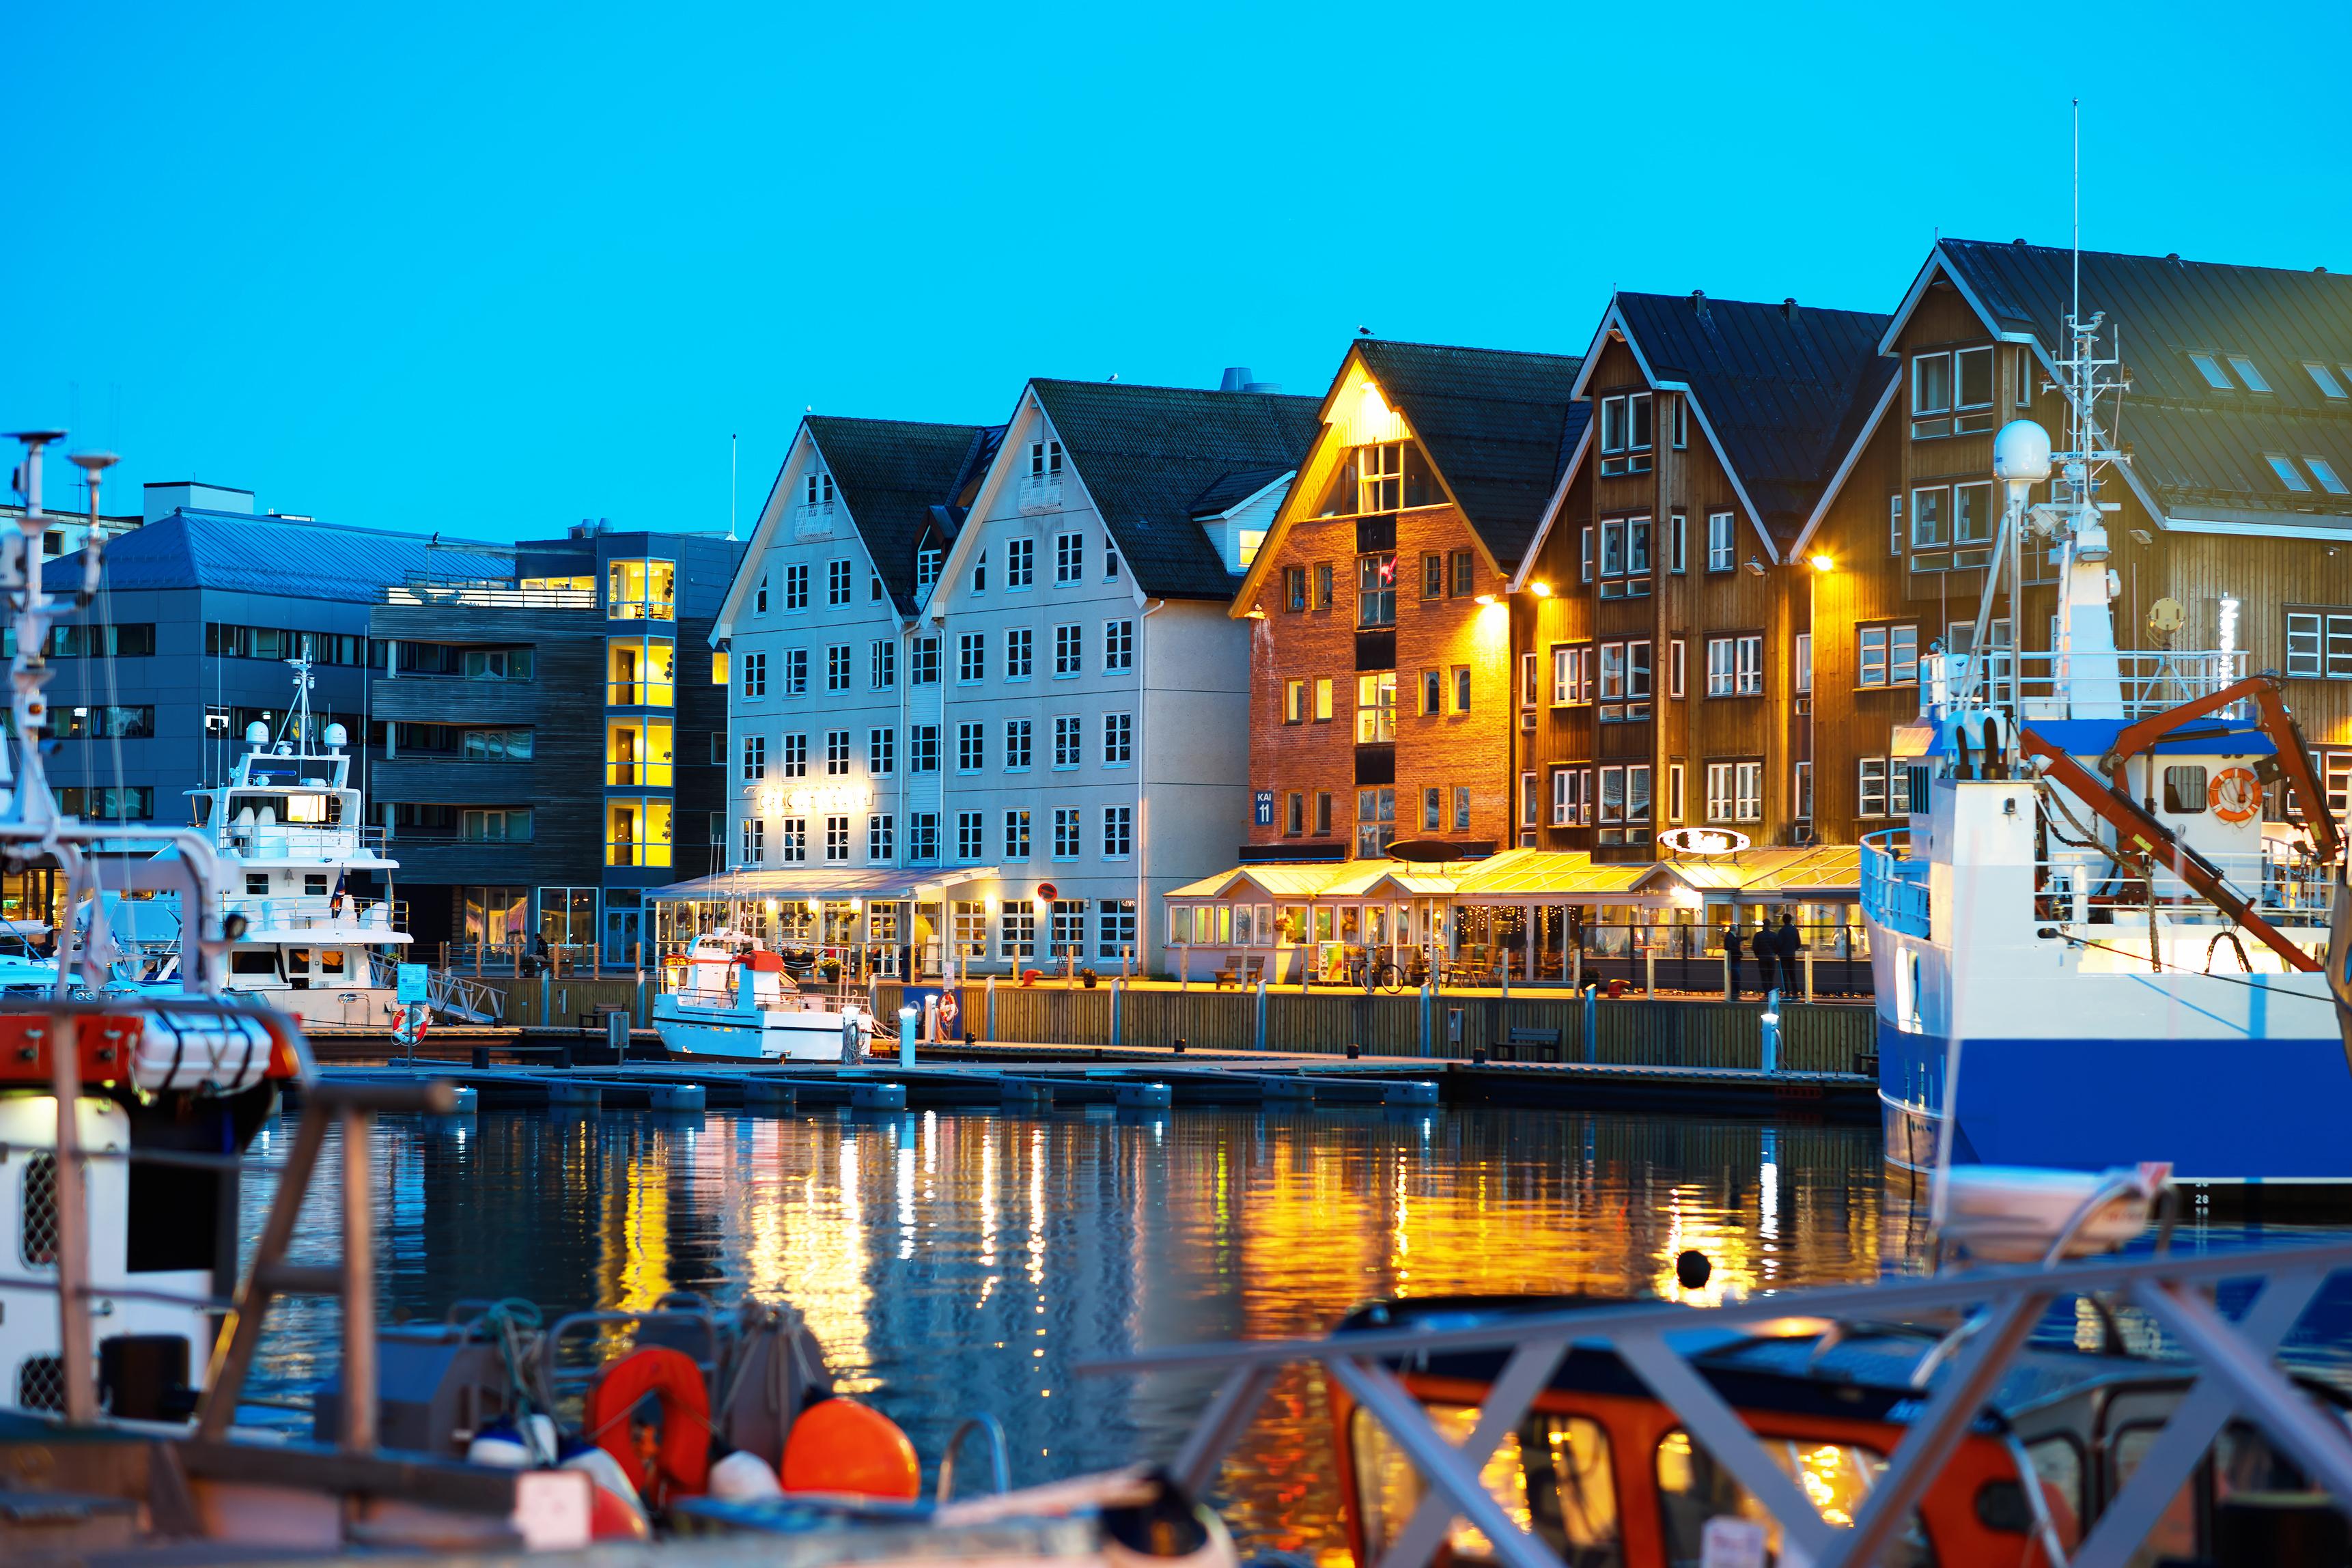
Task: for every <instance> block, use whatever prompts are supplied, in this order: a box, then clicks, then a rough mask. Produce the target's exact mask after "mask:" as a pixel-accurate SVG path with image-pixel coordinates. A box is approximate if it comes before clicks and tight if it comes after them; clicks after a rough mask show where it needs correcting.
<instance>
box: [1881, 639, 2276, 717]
mask: <svg viewBox="0 0 2352 1568" xmlns="http://www.w3.org/2000/svg"><path fill="white" fill-rule="evenodd" d="M2248 662H2249V656H2248V655H2247V653H2246V651H2245V650H2244V649H2242V648H2231V649H2227V650H2223V649H2194V650H2191V649H2179V650H2175V649H2170V648H2155V649H2124V650H2121V651H2118V652H2116V653H2112V654H2093V653H2077V654H2074V655H2071V656H2068V657H2065V658H2062V657H2061V656H2060V655H2059V654H2058V653H2057V652H2056V651H2054V650H2035V649H2031V648H2029V649H2027V650H2025V651H2023V652H2018V651H2017V650H2015V649H2011V648H2005V647H2004V648H1991V649H1988V650H1986V651H1985V652H1983V653H1980V654H1979V655H1977V656H1976V663H1975V665H1974V667H1973V668H1971V666H1970V664H1969V655H1966V654H1957V653H1950V654H1927V655H1925V656H1923V657H1922V658H1920V660H1919V706H1920V710H1921V711H1922V712H1927V711H1928V710H1931V709H1933V708H1935V707H1937V706H1941V705H1946V704H1949V703H1950V702H1952V701H1954V700H1957V699H1958V698H1960V697H1961V696H1963V695H1965V694H1966V693H1968V692H1969V691H1970V690H1974V691H1976V692H1978V693H1979V694H1980V699H1981V700H1983V701H1985V702H1986V703H1987V705H1988V706H1991V707H1995V708H1999V709H2000V710H2003V711H2007V710H2008V708H2009V695H2010V691H2011V683H2012V682H2017V683H2019V686H2020V695H2021V700H2022V701H2023V704H2024V709H2025V718H2026V720H2027V721H2028V722H2031V721H2033V720H2035V719H2063V718H2065V717H2067V715H2068V711H2069V703H2068V700H2067V699H2066V697H2064V696H2063V695H2061V694H2062V693H2066V692H2071V693H2073V694H2074V698H2075V699H2076V700H2080V699H2081V698H2082V697H2083V696H2084V693H2085V692H2086V690H2095V689H2099V688H2102V687H2105V686H2108V685H2110V684H2112V686H2113V688H2114V691H2115V695H2116V696H2117V697H2119V698H2120V700H2121V701H2122V704H2123V713H2124V717H2126V719H2145V718H2147V717H2148V716H2149V715H2150V714H2154V713H2161V712H2163V711H2165V710H2167V709H2171V708H2178V707H2179V706H2180V705H2181V704H2182V703H2184V702H2191V701H2194V700H2197V699H2198V698H2200V697H2210V696H2211V695H2212V694H2213V693H2214V692H2216V691H2220V690H2221V689H2224V688H2225V687H2229V686H2231V685H2234V684H2235V683H2236V682H2238V681H2241V680H2243V679H2245V678H2246V672H2247V668H2248ZM2252 714H2253V704H2252V701H2251V700H2246V701H2240V702H2234V703H2231V705H2230V706H2228V707H2226V708H2222V709H2220V710H2217V711H2216V713H2215V715H2214V716H2215V717H2217V718H2221V719H2225V720H2231V721H2242V720H2245V719H2249V718H2251V717H2252Z"/></svg>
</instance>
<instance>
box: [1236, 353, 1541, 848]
mask: <svg viewBox="0 0 2352 1568" xmlns="http://www.w3.org/2000/svg"><path fill="white" fill-rule="evenodd" d="M1578 363H1579V362H1578V361H1577V360H1575V359H1573V358H1570V357H1565V356H1561V355H1556V354H1534V353H1504V352H1499V351H1496V350H1487V349H1465V348H1449V347H1440V346H1434V345H1429V344H1421V343H1397V342H1384V341H1381V340H1378V339H1363V340H1360V341H1358V342H1356V343H1354V344H1352V345H1351V346H1350V348H1349V353H1348V356H1347V360H1346V362H1345V363H1343V364H1342V365H1341V366H1340V368H1339V374H1338V376H1337V377H1336V378H1335V379H1334V380H1333V382H1332V384H1331V389H1330V392H1329V393H1328V395H1327V396H1326V397H1325V398H1324V401H1323V408H1322V415H1321V417H1322V429H1321V432H1320V434H1319V435H1318V437H1317V439H1316V442H1315V445H1314V447H1313V448H1312V449H1311V450H1310V451H1309V453H1308V454H1307V460H1306V461H1305V463H1304V464H1303V465H1302V466H1301V468H1300V470H1299V477H1298V479H1297V483H1295V484H1294V485H1293V486H1292V487H1291V491H1290V495H1289V498H1288V500H1286V502H1285V503H1284V506H1283V509H1282V510H1281V512H1280V513H1279V514H1278V515H1277V517H1276V520H1275V523H1274V526H1273V528H1272V530H1271V531H1269V532H1268V533H1267V535H1266V537H1265V541H1264V542H1263V543H1262V544H1261V545H1260V546H1259V549H1258V552H1257V555H1256V558H1255V561H1254V562H1253V563H1252V564H1251V567H1250V571H1249V574H1248V576H1247V577H1246V578H1245V579H1244V583H1243V585H1242V588H1241V591H1240V593H1239V594H1238V595H1235V597H1234V604H1233V611H1232V613H1233V614H1234V616H1237V617H1244V618H1246V619H1248V620H1249V621H1250V622H1251V623H1252V627H1251V636H1252V645H1251V661H1250V676H1251V689H1250V784H1251V788H1252V793H1253V796H1254V801H1255V811H1254V814H1253V822H1252V826H1251V829H1250V849H1249V851H1247V852H1249V853H1253V854H1255V855H1274V856H1279V857H1280V858H1346V857H1349V856H1351V855H1353V856H1366V855H1378V854H1380V853H1381V852H1382V851H1384V850H1386V849H1387V848H1388V847H1390V846H1391V844H1392V843H1393V842H1395V841H1397V840H1401V839H1436V840H1444V841H1446V842H1448V843H1452V844H1455V845H1460V846H1463V847H1465V848H1466V847H1472V846H1486V847H1496V846H1500V845H1507V844H1508V843H1509V842H1510V841H1511V817H1512V809H1513V806H1512V799H1511V787H1510V779H1511V766H1512V762H1511V759H1512V747H1513V733H1514V731H1513V729H1512V724H1513V719H1512V713H1513V708H1514V680H1515V673H1514V666H1513V662H1512V647H1511V622H1510V612H1509V610H1508V609H1507V605H1506V597H1507V588H1508V580H1509V578H1510V576H1511V574H1512V573H1513V571H1514V570H1515V568H1516V567H1517V564H1518V562H1519V560H1520V557H1521V556H1522V555H1523V554H1524V553H1525V552H1526V550H1527V548H1528V542H1529V541H1530V540H1531V539H1532V538H1533V537H1534V533H1535V530H1536V526H1537V523H1538V520H1539V519H1540V517H1541V516H1542V513H1543V510H1544V507H1545V503H1546V501H1547V500H1549V498H1550V496H1551V495H1552V493H1553V492H1554V490H1555V489H1556V488H1557V484H1558V479H1559V472H1560V468H1561V466H1562V463H1563V461H1564V460H1565V458H1566V457H1567V456H1568V454H1569V453H1570V451H1572V450H1573V448H1574V446H1575V442H1576V439H1577V437H1578V436H1579V435H1580V433H1581V430H1582V426H1583V421H1584V417H1585V409H1584V407H1583V406H1582V405H1578V404H1577V403H1576V402H1575V401H1574V400H1573V397H1572V395H1571V388H1572V387H1573V384H1574V382H1575V377H1576V372H1577V368H1578Z"/></svg>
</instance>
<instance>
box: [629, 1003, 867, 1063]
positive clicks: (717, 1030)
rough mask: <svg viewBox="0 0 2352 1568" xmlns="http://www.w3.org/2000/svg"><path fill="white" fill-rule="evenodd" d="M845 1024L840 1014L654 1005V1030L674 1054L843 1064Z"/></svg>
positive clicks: (745, 1059)
mask: <svg viewBox="0 0 2352 1568" xmlns="http://www.w3.org/2000/svg"><path fill="white" fill-rule="evenodd" d="M841 1027H842V1016H841V1015H840V1014H838V1013H818V1012H798V1011H793V1012H786V1011H776V1010H761V1009H758V1008H748V1007H747V1008H737V1009H728V1008H718V1007H681V1006H679V1005H677V1003H676V1002H675V1001H673V1000H672V999H671V998H670V997H668V996H661V997H656V999H655V1003H654V1029H655V1031H656V1033H657V1034H659V1035H660V1036H661V1042H662V1047H663V1048H664V1049H666V1050H667V1051H668V1052H669V1054H670V1055H672V1056H674V1057H705V1058H719V1059H722V1060H730V1061H771V1062H772V1061H793V1062H838V1061H839V1060H841Z"/></svg>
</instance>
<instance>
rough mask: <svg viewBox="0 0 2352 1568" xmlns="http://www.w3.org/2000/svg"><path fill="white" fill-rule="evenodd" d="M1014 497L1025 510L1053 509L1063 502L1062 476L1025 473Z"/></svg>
mask: <svg viewBox="0 0 2352 1568" xmlns="http://www.w3.org/2000/svg"><path fill="white" fill-rule="evenodd" d="M1013 499H1014V502H1015V504H1016V505H1018V506H1019V507H1020V508H1021V510H1023V511H1051V510H1055V508H1057V507H1059V506H1060V505H1061V504H1062V476H1061V475H1059V474H1024V475H1022V476H1021V480H1020V483H1019V484H1018V485H1017V486H1016V487H1015V488H1014V491H1013Z"/></svg>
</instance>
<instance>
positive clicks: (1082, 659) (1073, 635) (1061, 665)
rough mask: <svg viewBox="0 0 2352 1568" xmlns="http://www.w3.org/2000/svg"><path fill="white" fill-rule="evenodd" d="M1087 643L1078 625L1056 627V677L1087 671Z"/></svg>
mask: <svg viewBox="0 0 2352 1568" xmlns="http://www.w3.org/2000/svg"><path fill="white" fill-rule="evenodd" d="M1086 667H1087V655H1086V643H1085V640H1084V639H1083V637H1081V635H1080V631H1079V628H1078V627H1076V626H1055V628H1054V674H1055V677H1056V678H1060V677H1064V676H1072V675H1083V674H1085V673H1086Z"/></svg>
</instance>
